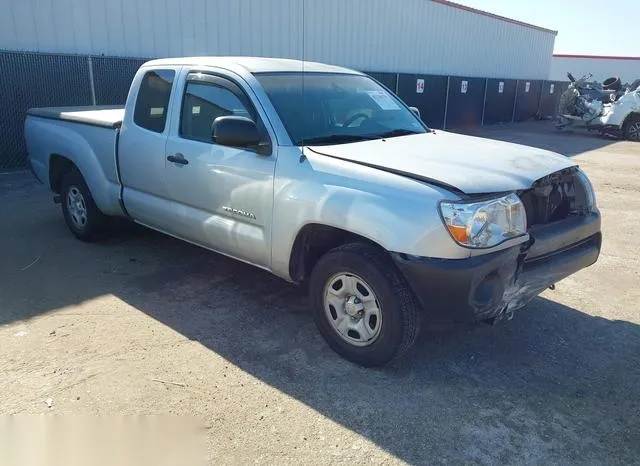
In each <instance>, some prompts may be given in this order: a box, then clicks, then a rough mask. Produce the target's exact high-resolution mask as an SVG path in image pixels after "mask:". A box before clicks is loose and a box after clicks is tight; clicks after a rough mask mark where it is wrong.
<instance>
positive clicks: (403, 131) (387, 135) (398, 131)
mask: <svg viewBox="0 0 640 466" xmlns="http://www.w3.org/2000/svg"><path fill="white" fill-rule="evenodd" d="M411 134H424V133H423V132H422V131H413V130H410V129H393V130H391V131H387V132H386V133H380V134H376V135H375V137H376V138H382V139H386V138H395V137H398V136H409V135H411Z"/></svg>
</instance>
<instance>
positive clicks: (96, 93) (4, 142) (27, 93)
mask: <svg viewBox="0 0 640 466" xmlns="http://www.w3.org/2000/svg"><path fill="white" fill-rule="evenodd" d="M147 60H148V59H146V58H125V57H103V56H99V57H93V56H92V57H89V56H86V55H64V54H47V53H33V52H13V51H3V50H0V70H2V80H0V129H1V130H2V133H1V134H2V136H1V137H0V172H1V171H7V170H14V169H19V168H24V167H26V161H27V159H26V156H27V149H26V146H25V143H24V133H23V126H24V119H25V116H26V112H27V110H28V109H29V108H31V107H54V106H71V105H124V104H125V102H126V99H127V94H128V92H129V87H130V84H131V81H132V80H133V77H134V75H135V73H136V71H137V69H138V68H139V67H140V65H142V64H143V63H144V62H145V61H147ZM369 74H371V75H372V76H375V77H377V78H378V79H380V80H381V81H382V82H385V84H386V85H387V86H389V88H390V89H392V90H395V91H396V92H397V93H398V95H399V96H400V98H401V99H403V100H404V101H405V102H407V103H408V104H409V105H414V106H416V107H418V108H419V109H420V111H421V114H422V118H423V120H425V122H427V124H430V125H431V126H432V127H434V128H442V127H443V126H445V125H446V126H447V127H449V126H456V125H460V124H465V123H469V124H471V123H473V124H477V123H478V121H480V120H482V123H481V124H484V123H485V122H486V123H492V122H497V121H513V120H516V121H520V120H525V119H529V118H534V117H535V116H537V115H541V116H545V117H549V116H553V115H555V113H556V108H557V101H556V99H557V98H558V97H559V94H561V93H562V90H564V88H565V83H561V82H548V81H534V80H531V81H526V82H525V81H515V80H501V81H500V83H502V84H501V85H500V84H496V83H494V81H496V82H498V81H499V80H485V78H457V77H448V76H428V75H424V76H422V75H420V76H419V75H406V74H397V73H369ZM461 80H462V81H461ZM471 80H477V81H478V82H479V83H480V84H481V85H484V89H485V92H484V94H482V93H477V95H476V94H474V96H475V97H476V100H477V102H476V103H475V104H474V106H471V105H470V104H469V103H468V101H469V99H470V93H469V86H468V85H469V82H471ZM451 81H453V85H451ZM459 81H460V82H459ZM507 81H509V82H510V81H514V82H515V83H516V86H515V87H516V88H517V89H515V88H514V89H513V91H514V92H510V93H509V95H508V96H503V92H504V89H506V87H505V83H506V82H507ZM474 82H475V81H474ZM489 84H491V86H489ZM551 84H554V90H553V93H552V92H551V87H550V86H551ZM496 86H498V87H496ZM494 87H496V89H498V88H499V90H498V91H496V92H488V90H491V89H493V88H494ZM503 88H504V89H503ZM452 92H453V93H455V92H459V93H462V94H465V95H462V97H464V98H459V99H455V98H452V96H451V95H449V96H448V97H449V98H447V94H451V93H452ZM467 94H469V95H467ZM494 94H495V95H494ZM514 94H519V95H517V96H515V97H514ZM496 96H497V97H496ZM455 97H460V96H457V95H456V96H455ZM502 97H505V98H502ZM500 98H502V100H503V101H504V102H502V101H500V102H499V100H500ZM494 100H495V102H494ZM501 102H502V103H501ZM476 104H477V105H476ZM498 104H500V105H498ZM448 107H449V108H448ZM457 107H459V108H457ZM447 110H449V112H447ZM456 112H457V113H456ZM472 112H475V113H474V115H475V117H474V118H472V120H473V121H471V120H469V117H470V115H471V113H472ZM447 113H450V116H449V118H447ZM474 115H471V116H474ZM454 117H455V118H454ZM484 117H486V118H484ZM446 120H450V121H448V122H447V121H446ZM468 120H469V121H468ZM484 120H486V121H484Z"/></svg>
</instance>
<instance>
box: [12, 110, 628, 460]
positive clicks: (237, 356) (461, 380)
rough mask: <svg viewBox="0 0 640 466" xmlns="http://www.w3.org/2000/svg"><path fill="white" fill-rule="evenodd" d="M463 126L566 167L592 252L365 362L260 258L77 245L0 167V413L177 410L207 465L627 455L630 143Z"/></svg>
mask: <svg viewBox="0 0 640 466" xmlns="http://www.w3.org/2000/svg"><path fill="white" fill-rule="evenodd" d="M475 133H476V134H480V135H482V136H484V137H490V138H496V139H503V140H509V141H514V142H519V143H524V144H529V145H533V146H537V147H543V148H545V149H551V150H555V151H558V152H560V153H563V154H566V155H568V156H570V157H573V158H574V160H575V161H576V162H578V163H579V164H580V166H581V167H583V169H584V170H585V171H586V172H587V174H588V175H589V176H590V177H591V180H592V181H593V183H594V185H595V189H596V193H597V202H598V205H599V207H600V209H601V211H602V219H603V220H602V222H603V235H604V242H603V246H602V253H601V256H600V259H599V261H598V262H597V263H596V264H595V265H593V266H592V267H589V268H588V269H585V270H583V271H580V272H579V273H577V274H576V275H574V276H571V277H569V278H567V279H565V280H563V281H562V282H560V283H558V284H557V289H556V290H555V291H550V290H549V291H546V292H545V293H543V295H542V296H541V297H539V298H537V299H536V300H535V301H533V302H532V303H531V304H530V305H529V306H528V307H527V308H526V309H524V310H522V311H520V312H517V313H516V315H515V317H514V319H513V320H512V321H510V322H506V323H502V324H500V325H497V326H487V325H479V326H473V327H456V328H446V329H443V328H439V329H427V330H425V331H423V332H422V334H421V337H420V340H419V342H418V344H417V345H416V347H415V349H414V350H413V351H412V352H411V353H410V354H409V355H408V357H406V358H404V359H402V360H400V361H397V362H395V363H393V364H392V365H391V366H388V367H385V368H382V369H363V368H360V367H357V366H354V365H353V364H350V363H348V362H346V361H344V360H343V359H341V358H340V357H338V356H337V355H336V354H334V353H333V352H332V351H331V350H330V349H329V348H328V347H327V345H326V344H325V343H324V341H323V340H322V339H321V338H320V336H319V335H318V332H317V331H316V329H315V327H314V324H313V322H312V319H311V317H310V315H309V313H308V312H307V302H306V297H305V296H304V294H303V293H302V291H300V290H298V289H296V288H294V287H293V286H291V285H289V284H287V283H284V282H283V281H281V280H279V279H277V278H275V277H272V276H270V275H269V274H268V273H266V272H262V271H260V270H257V269H254V268H251V267H250V266H246V265H243V264H240V263H237V262H234V261H232V260H229V259H226V258H224V257H222V256H219V255H216V254H213V253H210V252H207V251H204V250H202V249H199V248H197V247H194V246H191V245H188V244H186V243H182V242H180V241H177V240H174V239H171V238H169V237H166V236H163V235H160V234H157V233H153V232H150V231H147V230H143V229H140V228H126V229H124V230H123V231H120V232H119V233H117V234H115V235H113V236H111V237H110V238H108V239H107V240H105V241H103V242H99V243H95V244H85V243H81V242H79V241H77V240H76V239H75V238H74V237H73V236H72V235H71V234H70V232H69V231H68V230H67V228H66V226H65V224H64V221H63V219H62V216H61V213H60V209H59V206H56V205H54V204H53V203H52V195H51V194H50V193H49V192H48V191H47V189H46V188H45V187H44V186H42V185H40V184H38V183H37V182H36V181H34V179H33V178H32V177H31V175H30V174H29V173H11V174H4V175H0V375H1V376H0V409H1V412H2V413H4V414H17V413H21V414H26V413H33V414H41V413H46V414H57V415H70V414H73V415H81V414H83V415H84V414H86V415H91V416H92V415H101V416H102V417H105V416H106V417H110V416H121V415H134V414H135V415H140V414H176V415H180V416H189V417H193V418H195V419H198V420H200V421H201V422H202V424H203V426H204V429H205V434H206V439H207V451H206V455H207V461H208V462H210V463H212V464H213V463H216V464H245V463H254V462H257V463H268V464H301V463H304V464H311V463H318V464H320V463H323V464H324V463H349V464H360V463H366V464H369V463H373V464H391V463H399V462H407V463H414V464H417V463H428V464H434V463H452V464H460V463H482V464H496V463H508V464H550V463H563V464H577V463H579V464H625V465H628V464H634V463H635V464H640V421H639V419H640V311H638V303H639V302H640V287H639V286H638V284H639V283H640V256H639V255H638V252H637V251H638V247H637V244H638V236H637V235H638V232H640V144H638V143H632V142H620V141H616V140H613V139H603V138H598V137H594V136H591V135H586V134H582V133H578V132H576V133H555V132H554V130H553V128H552V127H551V126H550V125H549V124H547V123H534V124H519V125H505V126H496V127H489V128H485V129H483V130H479V131H476V132H475ZM468 149H469V157H473V144H470V145H469V148H468Z"/></svg>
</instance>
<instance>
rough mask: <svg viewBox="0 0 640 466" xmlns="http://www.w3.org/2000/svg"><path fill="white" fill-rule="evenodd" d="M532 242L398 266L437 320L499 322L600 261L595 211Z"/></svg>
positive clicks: (401, 258) (536, 232) (407, 260)
mask: <svg viewBox="0 0 640 466" xmlns="http://www.w3.org/2000/svg"><path fill="white" fill-rule="evenodd" d="M529 233H530V236H531V238H532V239H531V241H529V242H527V243H525V244H522V245H518V246H514V247H511V248H509V249H505V250H502V251H498V252H494V253H490V254H485V255H481V256H474V257H470V258H467V259H436V258H429V257H410V256H407V255H405V254H400V253H393V254H392V257H393V260H394V261H395V263H396V265H397V266H398V268H399V269H400V271H401V272H402V274H403V275H404V277H405V278H406V280H407V282H408V283H409V285H410V286H411V288H412V289H413V292H414V293H415V295H416V297H417V298H418V300H419V301H420V303H421V304H422V307H423V308H424V310H425V311H426V312H427V314H428V315H429V317H430V318H431V319H433V320H434V321H439V322H442V321H446V322H451V321H455V322H472V321H478V320H487V319H497V318H500V317H502V316H505V315H509V314H511V313H512V312H513V311H515V310H517V309H519V308H521V307H523V306H525V305H526V304H527V303H528V302H529V301H531V300H532V299H533V298H534V297H536V296H537V295H538V294H540V293H541V292H542V291H544V290H545V289H546V288H548V287H550V286H552V285H553V284H554V283H556V282H557V281H559V280H562V279H563V278H566V277H568V276H569V275H571V274H573V273H575V272H577V271H578V270H580V269H583V268H585V267H588V266H590V265H592V264H593V263H595V262H596V260H597V259H598V256H599V254H600V246H601V243H602V234H601V232H600V213H599V212H598V211H597V210H595V211H594V212H591V213H590V214H587V215H580V216H575V217H571V218H568V219H566V220H562V221H559V222H555V223H551V224H548V225H541V226H536V227H533V228H531V229H530V231H529Z"/></svg>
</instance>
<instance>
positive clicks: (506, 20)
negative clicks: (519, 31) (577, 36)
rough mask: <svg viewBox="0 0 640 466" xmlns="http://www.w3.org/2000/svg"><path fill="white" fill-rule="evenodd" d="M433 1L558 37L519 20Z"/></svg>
mask: <svg viewBox="0 0 640 466" xmlns="http://www.w3.org/2000/svg"><path fill="white" fill-rule="evenodd" d="M431 1H432V2H435V3H440V4H442V5H447V6H450V7H451V8H457V9H459V10H464V11H469V12H471V13H475V14H477V15H482V16H488V17H489V18H493V19H497V20H500V21H504V22H506V23H511V24H517V25H518V26H524V27H527V28H530V29H535V30H537V31H542V32H548V33H550V34H553V35H554V36H557V35H558V31H554V30H553V29H547V28H543V27H540V26H536V25H534V24H529V23H524V22H522V21H518V20H517V19H511V18H507V17H506V16H500V15H496V14H493V13H489V12H488V11H484V10H478V9H477V8H471V7H470V6H465V5H460V4H458V3H454V2H451V1H449V0H431Z"/></svg>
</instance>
